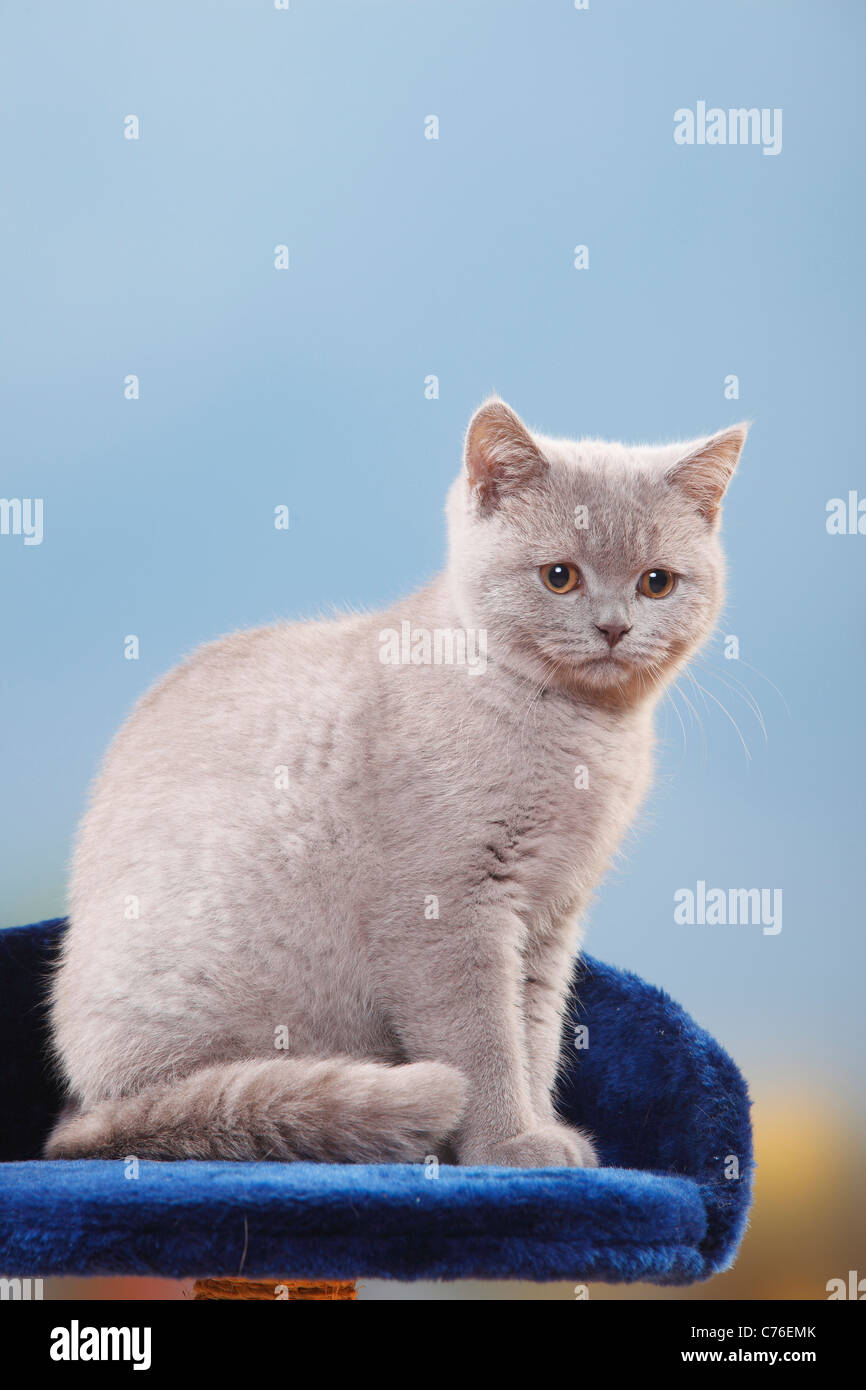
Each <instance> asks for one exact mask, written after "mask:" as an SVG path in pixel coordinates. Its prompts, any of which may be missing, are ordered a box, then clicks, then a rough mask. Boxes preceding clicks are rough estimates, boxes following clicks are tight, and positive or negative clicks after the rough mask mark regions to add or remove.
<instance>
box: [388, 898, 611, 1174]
mask: <svg viewBox="0 0 866 1390" xmlns="http://www.w3.org/2000/svg"><path fill="white" fill-rule="evenodd" d="M524 936H525V928H524V926H523V924H522V922H520V920H519V919H518V918H517V917H516V915H515V914H513V913H511V912H510V911H509V910H507V909H505V908H499V909H487V910H485V911H483V912H482V913H480V914H476V915H475V916H473V917H472V918H471V919H470V920H468V921H467V920H461V921H460V922H459V924H458V923H456V922H455V923H454V924H453V925H452V926H450V928H448V929H447V930H445V931H443V930H441V924H440V931H439V932H438V933H437V935H436V937H435V938H434V939H431V937H430V936H426V937H424V938H423V939H422V937H420V936H419V937H417V938H414V939H410V940H408V941H404V942H402V943H401V951H400V955H399V960H395V961H394V962H393V969H389V970H388V975H387V982H386V984H385V988H386V991H387V995H388V1000H389V1013H390V1015H391V1019H392V1022H393V1025H394V1027H395V1028H396V1031H397V1032H398V1034H399V1036H400V1039H401V1041H402V1044H403V1046H404V1048H405V1050H406V1053H407V1055H408V1057H409V1059H410V1061H413V1062H417V1061H432V1060H436V1061H439V1062H446V1063H448V1064H449V1065H450V1066H452V1067H455V1068H456V1069H457V1070H458V1071H460V1072H462V1073H463V1075H464V1076H465V1077H466V1079H467V1081H468V1093H467V1104H466V1110H465V1112H464V1118H463V1121H462V1124H461V1126H460V1128H459V1129H458V1130H457V1131H456V1134H455V1137H454V1146H455V1148H456V1151H457V1156H458V1159H459V1161H460V1162H461V1163H463V1164H490V1165H494V1166H500V1167H515V1168H541V1167H580V1166H583V1165H585V1164H587V1163H593V1162H594V1161H595V1158H594V1154H593V1153H592V1151H591V1149H590V1148H589V1146H588V1145H587V1143H586V1141H585V1140H583V1138H582V1136H581V1135H579V1134H578V1133H577V1132H576V1131H573V1130H570V1129H568V1128H567V1127H566V1126H565V1125H561V1124H559V1122H558V1121H556V1120H555V1118H554V1119H551V1120H547V1119H545V1121H544V1122H540V1121H539V1119H538V1118H537V1116H536V1114H535V1111H534V1108H533V1103H532V1094H531V1089H530V1080H529V1076H530V1067H529V1059H528V1053H527V1039H526V1022H525V1018H524V963H523V956H522V950H521V947H522V942H523V938H524Z"/></svg>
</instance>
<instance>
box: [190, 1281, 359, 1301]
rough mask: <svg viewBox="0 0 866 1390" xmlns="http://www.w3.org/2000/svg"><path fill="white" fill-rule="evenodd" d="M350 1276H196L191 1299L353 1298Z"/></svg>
mask: <svg viewBox="0 0 866 1390" xmlns="http://www.w3.org/2000/svg"><path fill="white" fill-rule="evenodd" d="M357 1297H358V1291H357V1289H356V1287H355V1281H354V1279H331V1280H326V1279H316V1280H312V1279H196V1281H195V1288H194V1291H193V1298H194V1299H195V1301H196V1302H197V1303H198V1302H203V1301H206V1300H209V1299H214V1298H230V1299H238V1298H251V1299H256V1300H258V1301H259V1302H266V1301H270V1302H272V1303H273V1302H277V1303H279V1302H281V1301H283V1302H285V1301H289V1302H294V1301H295V1300H296V1299H301V1298H313V1299H357Z"/></svg>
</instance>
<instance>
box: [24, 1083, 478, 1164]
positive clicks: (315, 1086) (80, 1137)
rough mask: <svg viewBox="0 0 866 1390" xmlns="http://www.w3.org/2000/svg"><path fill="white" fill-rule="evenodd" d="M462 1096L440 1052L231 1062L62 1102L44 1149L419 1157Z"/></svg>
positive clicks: (51, 1152)
mask: <svg viewBox="0 0 866 1390" xmlns="http://www.w3.org/2000/svg"><path fill="white" fill-rule="evenodd" d="M465 1101H466V1083H465V1080H464V1078H463V1076H462V1075H461V1073H460V1072H459V1071H456V1070H455V1068H453V1067H449V1066H446V1065H445V1064H444V1063H443V1062H414V1063H407V1064H406V1065H403V1066H386V1065H385V1064H384V1063H381V1062H358V1061H352V1060H351V1059H349V1058H342V1057H332V1058H327V1059H323V1060H312V1059H306V1058H293V1057H286V1058H279V1059H270V1060H265V1061H246V1062H231V1063H227V1064H224V1065H218V1066H209V1067H203V1068H202V1069H201V1070H199V1071H194V1072H191V1073H190V1074H189V1075H188V1076H184V1077H180V1078H178V1079H173V1080H171V1081H165V1082H161V1083H159V1084H157V1085H154V1086H151V1087H148V1088H147V1089H146V1090H142V1091H139V1092H138V1093H137V1094H135V1095H127V1096H120V1097H117V1098H115V1099H109V1100H104V1101H100V1102H99V1103H97V1104H96V1105H95V1106H93V1108H92V1109H75V1108H74V1107H71V1108H69V1109H67V1110H66V1111H65V1112H64V1114H63V1115H61V1117H60V1119H59V1121H58V1123H57V1124H56V1126H55V1128H54V1131H53V1133H52V1134H51V1136H50V1138H49V1139H48V1142H47V1144H46V1147H45V1156H46V1158H126V1157H128V1156H130V1155H135V1156H136V1157H138V1158H158V1159H171V1158H224V1159H284V1160H292V1159H310V1160H314V1161H318V1162H332V1163H409V1162H418V1161H420V1160H421V1159H423V1158H424V1157H425V1156H426V1155H427V1154H428V1153H429V1152H430V1151H431V1148H432V1146H434V1145H435V1144H437V1143H440V1142H441V1141H443V1140H445V1139H447V1137H448V1135H449V1134H451V1133H452V1132H453V1131H454V1130H455V1129H456V1127H457V1125H458V1123H459V1121H460V1118H461V1115H462V1114H463V1109H464V1105H465ZM434 1151H435V1150H434Z"/></svg>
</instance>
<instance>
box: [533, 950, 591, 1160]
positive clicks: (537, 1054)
mask: <svg viewBox="0 0 866 1390" xmlns="http://www.w3.org/2000/svg"><path fill="white" fill-rule="evenodd" d="M570 936H571V933H565V932H563V931H562V930H561V929H560V930H553V931H550V930H549V931H547V932H546V933H544V934H533V935H532V936H531V937H530V939H529V941H528V942H527V945H526V948H525V950H524V953H523V962H524V972H525V973H524V985H523V1013H524V1018H525V1021H526V1057H527V1066H528V1069H529V1091H530V1095H531V1097H532V1108H533V1110H534V1112H535V1118H536V1123H538V1124H539V1125H543V1126H555V1127H557V1128H563V1129H565V1130H566V1131H567V1133H568V1134H569V1135H570V1136H571V1137H572V1139H576V1140H578V1141H579V1143H580V1147H581V1151H582V1155H583V1159H582V1161H583V1163H584V1164H585V1165H586V1166H587V1167H589V1166H591V1165H593V1164H595V1163H597V1162H598V1159H597V1157H596V1154H595V1149H594V1146H593V1144H592V1141H591V1140H590V1139H589V1137H588V1136H587V1135H586V1134H584V1133H583V1132H582V1131H580V1130H577V1129H575V1128H573V1127H572V1126H570V1125H568V1126H566V1125H565V1124H564V1122H563V1121H561V1120H560V1118H559V1116H558V1115H557V1113H556V1109H555V1106H554V1089H555V1085H556V1077H557V1074H558V1071H559V1067H560V1061H561V1056H562V1021H563V1015H564V1013H565V1001H566V996H567V993H568V984H569V980H570V978H571V971H572V968H573V964H574V957H573V952H572V943H571V940H570Z"/></svg>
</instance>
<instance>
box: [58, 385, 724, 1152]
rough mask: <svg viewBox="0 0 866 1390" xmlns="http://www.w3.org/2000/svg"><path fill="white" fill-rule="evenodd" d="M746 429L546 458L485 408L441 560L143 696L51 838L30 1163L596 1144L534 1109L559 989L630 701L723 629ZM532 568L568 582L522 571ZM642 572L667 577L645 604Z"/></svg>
mask: <svg viewBox="0 0 866 1390" xmlns="http://www.w3.org/2000/svg"><path fill="white" fill-rule="evenodd" d="M744 437H745V430H744V428H743V427H736V428H734V429H733V430H726V431H724V432H722V434H720V435H716V436H713V437H712V438H710V439H707V440H700V441H693V442H691V443H689V444H681V445H670V446H664V447H662V448H634V449H632V448H626V447H625V446H623V445H609V444H601V443H598V442H595V441H582V442H580V443H573V442H569V441H563V440H554V439H549V438H547V437H545V436H541V435H532V434H530V433H529V432H528V431H527V430H526V427H525V426H523V425H522V423H521V422H520V421H519V420H518V419H517V417H516V416H514V414H513V413H512V412H511V411H510V410H509V409H508V407H506V406H505V405H504V404H502V403H501V402H498V401H490V402H487V403H486V404H485V406H483V407H482V408H481V410H480V411H479V412H477V414H476V416H475V417H474V419H473V422H472V424H471V425H470V430H469V434H468V436H467V446H466V466H465V468H464V471H463V472H462V473H461V476H460V478H458V480H457V482H456V483H455V485H454V487H453V489H452V491H451V494H450V497H449V506H448V514H449V527H450V556H449V563H448V567H447V569H446V571H445V572H444V573H443V574H442V575H440V576H439V577H438V578H437V579H435V580H434V581H433V582H432V583H431V584H429V585H428V586H427V587H426V588H425V589H423V590H421V592H419V593H416V594H414V595H413V596H412V597H411V598H409V599H407V600H405V601H404V602H402V603H400V604H397V605H395V607H394V608H393V609H392V610H390V611H389V612H388V613H384V614H374V615H363V616H350V617H344V618H340V619H337V620H334V621H328V622H312V623H307V624H285V625H277V626H274V627H267V628H261V629H258V630H256V631H253V632H245V633H239V634H235V635H233V636H230V637H227V638H224V639H222V640H221V641H218V642H215V643H212V644H210V645H209V646H206V647H204V648H202V649H201V650H200V651H198V652H196V653H195V654H194V655H193V656H192V657H191V658H190V659H189V660H188V661H186V662H184V663H183V664H182V665H181V666H180V667H178V668H177V669H176V670H175V671H173V672H172V673H171V674H170V675H169V676H168V677H166V679H164V680H163V681H162V682H161V683H160V684H159V685H157V686H156V687H155V689H153V690H152V691H151V692H150V693H149V694H147V695H146V696H145V697H144V699H143V700H142V701H141V702H140V703H139V705H138V707H137V708H136V710H135V711H134V712H133V714H132V715H131V717H130V718H129V720H128V721H127V723H126V724H125V726H124V727H123V729H122V730H121V732H120V734H119V735H118V737H117V739H116V740H115V743H114V745H113V747H112V748H111V750H110V752H109V754H108V757H107V759H106V761H105V765H104V767H103V769H102V772H101V775H100V777H99V779H98V782H97V784H96V787H95V790H94V793H93V798H92V802H91V805H90V809H89V810H88V812H87V815H86V816H85V818H84V821H83V824H82V827H81V831H80V836H79V840H78V846H77V850H76V855H75V862H74V868H73V874H72V883H71V895H70V899H71V900H70V918H71V925H70V929H69V931H68V933H67V937H66V941H65V944H64V949H63V959H62V962H61V965H60V968H59V971H58V974H57V977H56V981H55V988H54V996H53V1023H54V1034H55V1041H56V1048H57V1055H58V1058H59V1061H60V1065H61V1067H62V1071H63V1074H64V1076H65V1079H66V1081H67V1083H68V1088H69V1094H70V1109H69V1111H68V1112H67V1113H66V1114H65V1115H64V1117H63V1118H62V1119H61V1121H60V1122H59V1124H58V1127H57V1129H56V1131H55V1133H54V1135H53V1136H52V1139H51V1141H50V1143H49V1147H48V1153H49V1154H50V1155H52V1156H81V1155H83V1154H89V1153H90V1154H102V1155H106V1154H108V1155H111V1154H115V1155H117V1154H120V1155H125V1154H137V1155H140V1156H154V1157H171V1156H179V1157H227V1158H232V1157H237V1158H263V1157H267V1156H271V1157H279V1158H284V1159H292V1158H318V1159H340V1160H345V1161H364V1160H375V1159H381V1160H399V1159H402V1160H406V1159H410V1158H413V1157H414V1158H421V1157H423V1156H424V1154H425V1153H426V1152H428V1151H434V1152H437V1151H441V1152H443V1153H444V1152H445V1151H446V1146H447V1145H448V1144H449V1143H451V1144H453V1146H454V1149H455V1151H456V1155H457V1157H458V1159H459V1161H460V1162H462V1163H487V1164H508V1165H517V1166H529V1167H532V1166H539V1165H544V1166H547V1165H560V1164H563V1165H579V1164H587V1163H593V1162H595V1161H596V1159H595V1153H594V1149H593V1145H592V1141H591V1139H590V1138H589V1137H588V1136H587V1135H584V1134H582V1133H581V1132H579V1131H578V1130H576V1129H573V1128H569V1127H567V1126H565V1125H564V1124H562V1123H561V1122H560V1120H559V1119H558V1117H557V1116H556V1114H555V1110H554V1105H553V1101H552V1097H551V1091H552V1087H553V1083H554V1079H555V1073H556V1067H557V1060H558V1057H559V1048H560V1029H561V1016H562V1008H563V1000H564V993H565V989H566V986H567V981H568V978H569V975H570V971H571V967H572V962H573V959H574V955H575V953H576V951H577V949H578V945H579V923H580V920H581V917H582V915H583V913H584V912H585V909H586V906H587V904H588V902H589V899H590V896H591V894H592V892H593V890H594V888H595V886H596V885H597V883H598V881H599V879H600V877H601V875H602V874H603V872H604V870H605V868H606V866H607V864H608V863H609V861H610V858H611V856H612V854H613V853H614V852H615V850H616V848H617V845H618V844H619V842H620V840H621V837H622V835H623V832H624V830H625V828H626V827H627V826H628V824H629V823H630V821H631V820H632V819H633V817H634V814H635V812H636V810H637V807H638V806H639V804H640V801H641V798H642V797H643V795H644V792H645V789H646V786H647V783H648V779H649V775H650V765H651V751H652V741H653V734H652V716H653V710H654V707H655V704H656V702H657V700H658V698H659V695H660V693H661V691H662V690H663V688H664V686H665V684H666V683H667V682H668V681H669V680H670V679H671V678H672V676H673V675H674V674H675V673H676V671H677V670H679V669H680V667H681V666H682V664H683V663H684V661H685V660H686V659H687V657H688V656H689V655H690V654H691V653H692V651H693V650H694V649H695V647H696V646H697V645H698V644H699V643H700V642H701V641H702V640H703V639H704V637H705V636H706V635H707V634H708V632H709V631H710V630H711V628H712V626H713V624H714V622H715V620H716V617H717V615H718V611H719V608H720V604H721V598H722V587H723V563H722V555H721V549H720V546H719V541H718V506H719V502H720V499H721V495H722V493H723V491H724V488H725V486H726V484H727V481H728V479H729V477H730V474H731V472H732V471H733V468H734V466H735V464H736V461H737V458H738V456H739V452H740V449H741V447H742V444H743V440H744ZM583 506H585V507H586V508H587V515H588V518H589V525H588V527H587V528H586V529H578V528H577V527H576V525H575V508H576V507H583ZM559 561H571V562H573V563H575V564H578V565H579V566H580V569H581V572H582V574H583V575H584V577H585V578H584V583H583V587H582V588H581V590H580V591H579V592H576V593H574V594H551V593H550V592H549V591H548V590H547V589H546V588H545V587H544V585H543V583H542V582H541V579H540V574H539V570H540V567H541V566H543V565H545V564H547V563H552V562H559ZM660 565H664V566H666V567H668V568H670V569H672V570H674V571H676V572H677V573H678V574H680V575H681V578H680V580H679V582H678V584H677V586H676V588H675V590H674V592H673V593H672V594H671V595H670V596H669V597H667V598H664V599H659V600H655V599H649V598H645V597H642V596H641V595H640V594H639V593H638V592H637V590H636V582H637V579H638V577H639V575H640V574H641V573H642V572H643V571H644V570H646V569H648V568H650V567H652V566H660ZM405 621H408V622H409V624H410V626H411V629H412V630H413V631H417V630H418V629H423V630H426V631H427V632H432V631H434V630H436V629H440V630H446V629H447V630H455V629H463V630H466V629H474V630H477V629H484V630H485V631H486V633H487V643H488V645H487V652H488V661H487V668H486V670H484V671H483V672H475V673H472V672H471V671H470V670H469V669H467V667H466V666H465V665H460V664H451V665H448V664H443V665H432V664H431V665H420V664H412V663H411V662H410V663H409V664H401V665H387V664H383V662H382V659H381V656H380V653H381V650H382V638H381V634H382V632H383V630H388V629H396V630H399V629H400V625H401V623H403V622H405ZM610 622H618V623H622V624H623V625H627V626H628V632H627V633H626V635H625V636H624V637H623V638H622V640H621V641H620V642H619V644H618V645H617V646H616V648H615V649H613V650H612V649H609V648H608V644H607V641H606V639H605V637H604V634H603V632H601V631H600V627H603V626H604V624H606V623H610ZM578 767H582V768H585V769H586V775H587V777H588V787H585V788H583V789H578V788H577V787H576V782H575V770H576V769H577V768H578ZM434 901H435V910H434ZM136 913H137V915H136ZM409 1064H414V1065H409ZM437 1146H438V1148H437Z"/></svg>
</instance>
